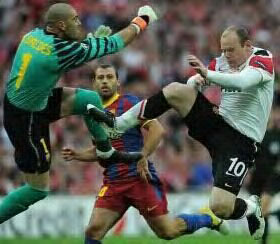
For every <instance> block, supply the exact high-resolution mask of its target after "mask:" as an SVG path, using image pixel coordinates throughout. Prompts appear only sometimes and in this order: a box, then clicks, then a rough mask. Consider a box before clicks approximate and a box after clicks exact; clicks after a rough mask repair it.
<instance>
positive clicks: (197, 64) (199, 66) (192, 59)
mask: <svg viewBox="0 0 280 244" xmlns="http://www.w3.org/2000/svg"><path fill="white" fill-rule="evenodd" d="M187 61H188V62H189V64H190V65H191V66H192V67H193V68H194V69H195V70H196V72H197V73H199V74H200V75H201V76H202V77H203V78H206V77H207V72H208V69H207V68H206V66H205V65H204V64H203V63H202V62H201V61H200V60H199V59H198V58H197V57H196V56H194V55H188V56H187Z"/></svg>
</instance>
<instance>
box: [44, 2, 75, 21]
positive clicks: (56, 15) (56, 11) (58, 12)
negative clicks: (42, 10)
mask: <svg viewBox="0 0 280 244" xmlns="http://www.w3.org/2000/svg"><path fill="white" fill-rule="evenodd" d="M75 14H76V11H75V9H74V8H73V7H72V6H71V5H69V4H66V3H56V4H53V5H51V6H50V8H49V9H48V11H47V13H46V16H45V22H46V24H47V25H50V24H54V23H56V22H58V21H66V20H67V19H69V18H71V17H72V16H73V15H75Z"/></svg>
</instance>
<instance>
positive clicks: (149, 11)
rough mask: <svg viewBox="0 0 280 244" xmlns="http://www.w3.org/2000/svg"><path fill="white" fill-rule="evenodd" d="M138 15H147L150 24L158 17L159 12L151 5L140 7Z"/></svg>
mask: <svg viewBox="0 0 280 244" xmlns="http://www.w3.org/2000/svg"><path fill="white" fill-rule="evenodd" d="M138 16H139V17H143V16H147V17H148V24H152V23H153V22H155V21H156V20H157V19H158V17H157V14H156V13H155V11H154V10H153V8H152V7H151V6H149V5H145V6H142V7H140V8H139V10H138ZM144 18H145V17H144Z"/></svg>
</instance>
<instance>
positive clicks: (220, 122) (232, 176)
mask: <svg viewBox="0 0 280 244" xmlns="http://www.w3.org/2000/svg"><path fill="white" fill-rule="evenodd" d="M184 122H185V123H186V125H187V126H188V128H189V135H190V136H191V137H193V138H194V139H196V140H198V141H199V142H201V143H202V144H203V145H204V146H205V147H206V148H207V149H208V151H209V153H210V156H211V158H212V174H213V177H214V186H216V187H219V188H221V189H224V190H226V191H229V192H231V193H233V194H235V195H237V194H238V193H239V190H240V188H241V185H242V182H243V180H244V178H245V176H246V174H247V172H248V169H249V168H250V167H251V166H252V165H253V163H254V161H255V157H256V153H257V151H258V149H257V148H258V144H257V143H255V142H254V141H253V140H252V139H250V138H248V137H246V136H245V135H243V134H241V133H240V132H238V131H237V130H235V129H234V128H233V127H231V126H230V125H229V124H228V123H227V122H225V120H224V119H223V118H222V116H221V115H219V114H218V107H217V106H216V105H214V104H212V103H210V102H209V101H208V99H207V98H206V97H204V95H202V94H201V93H200V92H199V93H198V96H197V98H196V101H195V103H194V105H193V107H192V109H191V111H190V113H189V114H188V115H187V116H186V117H185V118H184Z"/></svg>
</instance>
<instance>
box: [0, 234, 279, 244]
mask: <svg viewBox="0 0 280 244" xmlns="http://www.w3.org/2000/svg"><path fill="white" fill-rule="evenodd" d="M0 243H1V244H35V243H36V244H83V243H84V242H83V239H79V238H76V239H75V238H57V239H52V238H41V239H25V238H17V239H0ZM102 243H103V244H165V243H166V244H167V243H170V244H257V243H258V242H257V241H254V240H252V238H251V237H250V236H248V235H231V236H220V235H208V234H206V235H199V236H187V237H186V236H184V237H181V238H178V239H176V240H173V241H165V240H160V239H158V238H156V237H135V238H128V237H108V238H106V239H105V240H104V241H103V242H102ZM268 243H269V244H279V243H280V234H277V235H276V234H273V235H270V236H269V241H268Z"/></svg>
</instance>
